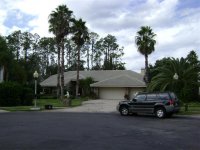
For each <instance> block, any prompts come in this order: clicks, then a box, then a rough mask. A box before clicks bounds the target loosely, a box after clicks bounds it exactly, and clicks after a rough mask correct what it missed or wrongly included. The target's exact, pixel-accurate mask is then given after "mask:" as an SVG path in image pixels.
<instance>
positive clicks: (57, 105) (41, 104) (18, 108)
mask: <svg viewBox="0 0 200 150" xmlns="http://www.w3.org/2000/svg"><path fill="white" fill-rule="evenodd" d="M85 100H87V99H85V98H80V99H73V100H72V101H71V106H70V107H77V106H80V105H81V104H82V101H85ZM33 102H34V101H33ZM45 105H53V108H56V109H61V108H65V107H66V105H65V104H63V103H62V102H61V101H60V100H57V99H38V100H37V107H40V109H41V110H44V106H45ZM32 107H33V106H12V107H0V109H2V110H7V111H32V110H31V108H32Z"/></svg>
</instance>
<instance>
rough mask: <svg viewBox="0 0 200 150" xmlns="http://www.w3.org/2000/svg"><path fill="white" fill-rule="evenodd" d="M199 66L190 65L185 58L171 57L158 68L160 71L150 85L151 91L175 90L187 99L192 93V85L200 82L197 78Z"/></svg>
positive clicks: (182, 97)
mask: <svg viewBox="0 0 200 150" xmlns="http://www.w3.org/2000/svg"><path fill="white" fill-rule="evenodd" d="M196 67H197V66H192V65H190V64H189V63H188V62H187V61H186V60H185V59H184V58H181V59H174V58H171V59H170V60H168V62H167V63H166V64H164V65H163V66H161V67H158V68H157V71H158V72H159V73H158V74H157V75H156V76H154V77H153V78H152V80H151V82H150V84H149V85H148V90H149V91H157V90H158V91H168V90H170V91H174V92H175V93H176V94H177V95H178V96H179V97H180V98H181V99H183V100H185V99H186V97H187V96H188V95H191V94H189V93H191V87H193V86H195V85H197V84H198V82H197V81H196V80H195V79H196V78H195V77H196V75H197V74H198V72H197V71H196Z"/></svg>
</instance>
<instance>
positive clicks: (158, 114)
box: [155, 107, 166, 118]
mask: <svg viewBox="0 0 200 150" xmlns="http://www.w3.org/2000/svg"><path fill="white" fill-rule="evenodd" d="M155 114H156V117H158V118H164V117H165V116H166V112H165V109H164V108H161V107H160V108H157V109H156V111H155Z"/></svg>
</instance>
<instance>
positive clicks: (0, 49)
mask: <svg viewBox="0 0 200 150" xmlns="http://www.w3.org/2000/svg"><path fill="white" fill-rule="evenodd" d="M12 60H13V55H12V53H11V51H9V49H8V46H7V44H6V40H5V38H4V37H2V36H1V35H0V67H3V68H4V75H3V77H4V80H6V81H7V80H8V78H9V72H10V71H9V69H10V67H11V62H12Z"/></svg>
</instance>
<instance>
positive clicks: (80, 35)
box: [72, 19, 89, 97]
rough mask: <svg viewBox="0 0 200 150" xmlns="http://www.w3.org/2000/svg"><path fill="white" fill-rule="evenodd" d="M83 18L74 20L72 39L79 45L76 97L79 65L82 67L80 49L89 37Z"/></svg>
mask: <svg viewBox="0 0 200 150" xmlns="http://www.w3.org/2000/svg"><path fill="white" fill-rule="evenodd" d="M85 23H86V22H84V21H83V20H82V19H79V20H74V22H73V27H72V31H73V37H72V40H73V41H74V43H75V44H76V46H77V78H76V97H77V96H78V95H79V67H80V51H81V47H82V46H83V45H84V43H85V42H86V40H88V39H89V33H88V28H87V27H86V25H85Z"/></svg>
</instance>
